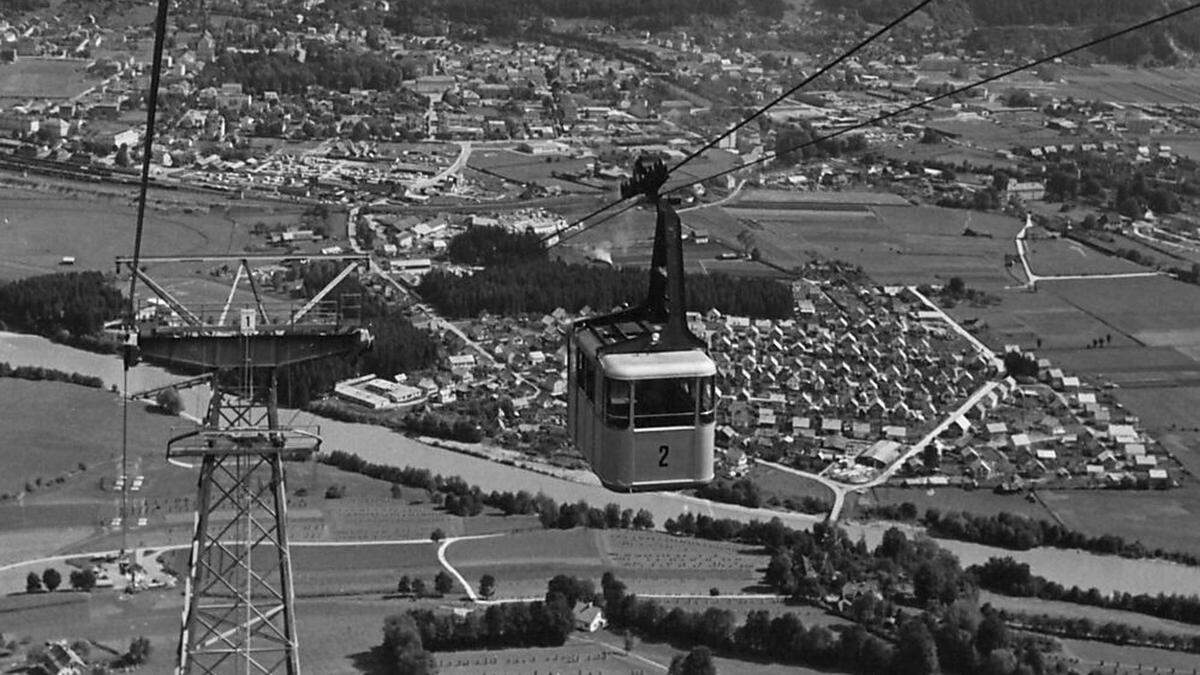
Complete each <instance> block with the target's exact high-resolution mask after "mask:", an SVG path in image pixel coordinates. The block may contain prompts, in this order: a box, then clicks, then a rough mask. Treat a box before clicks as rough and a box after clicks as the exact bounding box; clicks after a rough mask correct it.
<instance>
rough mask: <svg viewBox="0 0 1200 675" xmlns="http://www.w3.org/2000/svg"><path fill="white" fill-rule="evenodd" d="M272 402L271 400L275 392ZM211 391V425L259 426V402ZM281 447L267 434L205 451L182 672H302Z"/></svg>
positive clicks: (269, 414)
mask: <svg viewBox="0 0 1200 675" xmlns="http://www.w3.org/2000/svg"><path fill="white" fill-rule="evenodd" d="M271 402H272V403H273V402H274V401H273V397H272V401H271ZM251 407H252V406H250V405H243V404H240V403H237V402H230V401H224V402H223V401H222V396H221V395H220V393H217V394H215V395H214V402H213V406H212V408H211V409H210V411H209V420H208V422H209V426H210V427H224V428H226V429H229V428H236V427H239V426H242V425H246V426H251V425H253V426H257V423H258V422H260V421H262V420H263V419H265V418H269V419H270V422H271V423H272V426H274V422H275V415H274V414H272V413H273V411H269V410H268V411H262V412H263V414H262V416H261V417H259V418H258V419H256V420H253V421H252V418H253V417H254V416H255V413H256V412H259V411H261V408H259V409H258V410H257V411H256V410H251ZM281 450H282V448H280V447H277V446H275V445H273V444H272V443H271V442H270V440H269V439H268V438H263V439H262V440H254V441H253V442H252V443H249V444H244V445H243V447H242V448H239V449H238V450H236V451H232V452H209V453H205V454H204V455H203V460H202V464H201V468H200V479H199V485H198V495H199V497H198V500H197V505H196V522H195V532H194V534H193V537H192V548H191V559H190V564H189V575H188V581H187V587H186V602H185V606H184V615H183V627H182V630H181V631H180V638H179V669H178V671H177V672H178V673H180V674H181V675H192V674H196V673H233V672H236V673H286V674H287V675H298V673H299V671H300V668H299V657H298V648H297V640H296V622H295V613H294V593H293V588H292V569H291V558H290V555H289V553H288V539H287V493H286V490H285V485H284V471H283V457H282V452H281Z"/></svg>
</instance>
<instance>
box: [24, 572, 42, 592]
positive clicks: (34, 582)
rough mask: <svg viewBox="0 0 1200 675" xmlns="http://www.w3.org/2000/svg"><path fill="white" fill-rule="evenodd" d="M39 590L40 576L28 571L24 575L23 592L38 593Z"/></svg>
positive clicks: (40, 585)
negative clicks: (26, 574) (27, 573)
mask: <svg viewBox="0 0 1200 675" xmlns="http://www.w3.org/2000/svg"><path fill="white" fill-rule="evenodd" d="M41 590H42V578H41V577H39V576H38V574H37V572H30V573H29V575H28V576H26V577H25V592H26V593H40V592H41Z"/></svg>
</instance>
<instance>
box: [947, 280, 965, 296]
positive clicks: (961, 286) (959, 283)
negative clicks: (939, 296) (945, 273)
mask: <svg viewBox="0 0 1200 675" xmlns="http://www.w3.org/2000/svg"><path fill="white" fill-rule="evenodd" d="M966 290H967V284H966V283H965V282H964V281H963V280H962V277H950V283H948V284H946V292H947V293H949V294H950V295H951V296H953V297H956V298H957V297H961V296H962V294H963V293H965V292H966Z"/></svg>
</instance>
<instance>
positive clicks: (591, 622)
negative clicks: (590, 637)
mask: <svg viewBox="0 0 1200 675" xmlns="http://www.w3.org/2000/svg"><path fill="white" fill-rule="evenodd" d="M606 626H608V619H605V618H604V610H602V609H600V608H599V607H596V606H595V605H586V606H585V607H584V608H583V609H580V610H577V611H576V612H575V629H576V630H581V631H584V632H587V633H595V632H596V631H598V630H600V629H601V628H604V627H606Z"/></svg>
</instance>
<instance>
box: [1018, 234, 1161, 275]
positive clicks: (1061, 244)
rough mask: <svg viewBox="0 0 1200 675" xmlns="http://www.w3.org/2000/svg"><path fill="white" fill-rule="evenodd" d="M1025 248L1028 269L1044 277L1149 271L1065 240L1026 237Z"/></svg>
mask: <svg viewBox="0 0 1200 675" xmlns="http://www.w3.org/2000/svg"><path fill="white" fill-rule="evenodd" d="M1025 247H1026V252H1027V254H1028V256H1029V267H1030V269H1032V270H1033V273H1034V274H1038V275H1043V276H1060V275H1074V274H1125V273H1129V272H1147V271H1150V270H1148V269H1147V268H1145V267H1142V266H1141V265H1138V264H1136V263H1133V262H1130V261H1128V260H1125V259H1124V258H1118V257H1116V256H1110V255H1105V254H1103V253H1101V252H1099V251H1097V250H1095V249H1089V248H1088V247H1086V246H1084V245H1083V244H1080V243H1079V242H1076V241H1070V240H1067V239H1027V240H1026V241H1025Z"/></svg>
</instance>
